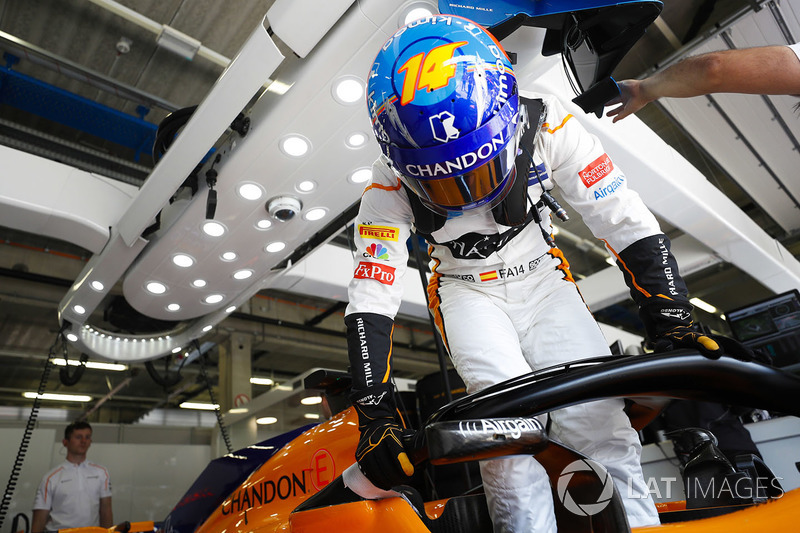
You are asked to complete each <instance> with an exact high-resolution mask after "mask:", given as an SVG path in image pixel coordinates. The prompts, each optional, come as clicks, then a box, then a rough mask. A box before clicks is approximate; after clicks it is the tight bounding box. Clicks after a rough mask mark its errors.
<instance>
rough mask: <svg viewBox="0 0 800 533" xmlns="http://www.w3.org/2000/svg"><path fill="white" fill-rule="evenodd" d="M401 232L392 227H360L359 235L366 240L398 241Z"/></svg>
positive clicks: (362, 225) (361, 225)
mask: <svg viewBox="0 0 800 533" xmlns="http://www.w3.org/2000/svg"><path fill="white" fill-rule="evenodd" d="M398 233H399V230H398V229H397V228H393V227H391V226H367V225H365V224H359V225H358V234H359V236H361V237H362V238H364V239H378V240H381V241H397V236H398Z"/></svg>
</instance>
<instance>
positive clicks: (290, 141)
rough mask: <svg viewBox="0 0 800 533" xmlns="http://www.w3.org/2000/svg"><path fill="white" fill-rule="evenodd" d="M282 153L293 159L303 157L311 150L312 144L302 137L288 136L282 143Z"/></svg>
mask: <svg viewBox="0 0 800 533" xmlns="http://www.w3.org/2000/svg"><path fill="white" fill-rule="evenodd" d="M280 148H281V151H282V152H283V153H284V154H286V155H288V156H292V157H303V156H304V155H306V154H307V153H308V151H309V150H310V149H311V143H310V142H309V141H308V139H306V138H305V137H303V136H301V135H297V134H294V135H288V136H286V137H284V138H283V139H282V140H281V142H280Z"/></svg>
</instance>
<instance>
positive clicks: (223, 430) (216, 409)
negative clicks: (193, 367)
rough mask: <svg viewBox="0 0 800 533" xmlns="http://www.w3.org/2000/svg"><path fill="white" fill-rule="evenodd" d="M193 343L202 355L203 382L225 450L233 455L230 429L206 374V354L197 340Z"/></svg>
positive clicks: (201, 372) (201, 370)
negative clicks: (226, 424) (225, 422)
mask: <svg viewBox="0 0 800 533" xmlns="http://www.w3.org/2000/svg"><path fill="white" fill-rule="evenodd" d="M192 343H193V344H194V345H195V348H197V352H198V353H199V354H200V357H199V359H200V374H201V375H202V376H203V380H204V381H205V382H206V388H208V396H209V398H210V399H211V405H213V406H214V414H215V415H217V424H218V425H219V432H220V433H221V434H222V440H224V441H225V448H227V449H228V453H233V446H231V439H230V437H229V436H228V428H226V427H225V424H224V423H223V422H222V412H221V411H220V410H219V405H218V404H217V402H216V400H215V399H214V391H213V390H212V388H211V381H210V380H209V379H208V373H206V354H204V353H202V352H200V343H199V342H198V341H197V339H194V340H193V341H192Z"/></svg>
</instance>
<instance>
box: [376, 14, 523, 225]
mask: <svg viewBox="0 0 800 533" xmlns="http://www.w3.org/2000/svg"><path fill="white" fill-rule="evenodd" d="M367 106H368V108H369V113H370V118H371V119H372V128H373V132H374V133H375V136H376V137H377V139H378V143H379V144H380V146H381V150H382V151H383V153H384V155H386V157H387V158H388V159H389V161H390V163H391V167H392V169H393V171H394V172H395V173H396V174H397V176H398V177H399V178H400V179H401V180H402V181H403V183H405V184H406V185H407V186H408V187H409V188H410V189H411V190H412V191H413V192H414V193H415V194H417V196H419V197H420V199H421V200H422V203H423V204H424V205H425V206H427V207H428V208H430V209H432V210H433V211H435V212H437V213H439V214H443V215H449V216H454V215H458V214H463V213H465V212H468V211H469V212H471V213H474V212H482V211H484V210H488V209H491V208H492V207H494V206H496V205H497V204H499V203H500V202H501V201H502V200H503V198H505V196H506V194H507V193H508V191H509V190H510V188H511V185H512V184H513V182H514V179H515V178H516V171H515V170H514V159H515V157H516V155H517V142H518V140H519V139H518V135H517V131H518V128H517V118H518V113H519V95H518V90H517V79H516V76H515V75H514V70H513V69H512V67H511V62H510V61H509V59H508V56H507V55H506V53H505V51H504V50H503V48H502V46H501V45H500V43H498V42H497V41H496V40H495V39H494V38H493V37H492V36H491V35H490V34H489V33H488V32H487V31H486V30H484V29H483V28H482V27H481V26H479V25H477V24H475V23H474V22H472V21H470V20H467V19H465V18H461V17H457V16H452V15H433V16H430V17H426V18H423V19H419V20H416V21H414V22H412V23H410V24H408V25H406V26H404V27H402V28H400V29H399V30H397V32H395V33H394V35H392V36H391V37H390V38H389V40H387V41H386V43H385V44H384V45H383V47H382V48H381V50H380V52H378V55H377V57H376V58H375V62H374V63H373V65H372V69H371V71H370V74H369V81H368V84H367Z"/></svg>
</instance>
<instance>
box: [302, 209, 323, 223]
mask: <svg viewBox="0 0 800 533" xmlns="http://www.w3.org/2000/svg"><path fill="white" fill-rule="evenodd" d="M327 212H328V210H327V209H325V208H324V207H315V208H314V209H309V210H308V211H306V214H305V215H303V218H305V219H306V220H311V221H314V220H319V219H321V218H322V217H324V216H325V214H326V213H327Z"/></svg>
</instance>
